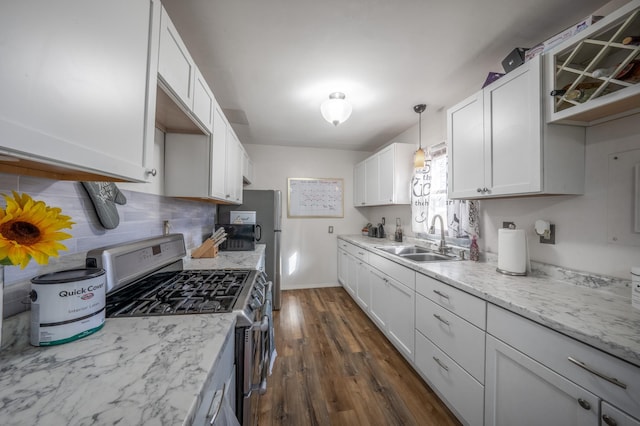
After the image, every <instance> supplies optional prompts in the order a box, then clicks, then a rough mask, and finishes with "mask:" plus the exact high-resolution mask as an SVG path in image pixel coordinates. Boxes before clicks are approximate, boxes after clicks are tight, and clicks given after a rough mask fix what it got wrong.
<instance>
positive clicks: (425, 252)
mask: <svg viewBox="0 0 640 426" xmlns="http://www.w3.org/2000/svg"><path fill="white" fill-rule="evenodd" d="M376 248H377V249H378V250H382V251H384V252H386V253H389V254H393V255H395V256H398V257H401V258H403V259H407V260H412V261H414V262H444V261H449V260H460V258H459V257H457V256H455V255H450V254H442V253H437V252H434V251H433V250H429V249H428V248H425V247H420V246H383V247H376Z"/></svg>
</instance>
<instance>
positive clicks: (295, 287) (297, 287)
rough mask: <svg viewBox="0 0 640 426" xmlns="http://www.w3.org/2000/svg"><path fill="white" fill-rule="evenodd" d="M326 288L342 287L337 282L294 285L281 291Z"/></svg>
mask: <svg viewBox="0 0 640 426" xmlns="http://www.w3.org/2000/svg"><path fill="white" fill-rule="evenodd" d="M326 287H342V284H340V283H337V282H330V283H314V284H296V285H290V286H287V287H286V288H284V287H283V288H282V291H287V290H304V289H308V288H326Z"/></svg>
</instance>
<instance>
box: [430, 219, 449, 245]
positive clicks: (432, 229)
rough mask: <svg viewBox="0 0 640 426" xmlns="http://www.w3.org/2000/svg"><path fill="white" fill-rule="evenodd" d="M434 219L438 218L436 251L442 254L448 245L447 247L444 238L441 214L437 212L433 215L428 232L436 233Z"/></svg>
mask: <svg viewBox="0 0 640 426" xmlns="http://www.w3.org/2000/svg"><path fill="white" fill-rule="evenodd" d="M436 219H440V245H439V246H438V252H439V253H442V254H447V251H448V250H449V247H447V242H446V241H445V239H444V220H442V216H440V215H439V214H437V215H434V216H433V219H431V227H430V228H429V233H430V234H435V233H436V228H435V224H436Z"/></svg>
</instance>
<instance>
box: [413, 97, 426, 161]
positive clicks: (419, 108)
mask: <svg viewBox="0 0 640 426" xmlns="http://www.w3.org/2000/svg"><path fill="white" fill-rule="evenodd" d="M425 109H427V105H425V104H418V105H416V106H414V107H413V111H414V112H416V113H418V150H417V151H416V152H415V153H414V154H413V167H414V168H415V169H422V168H424V164H425V162H426V160H427V159H426V154H425V152H424V149H422V113H423V112H424V110H425Z"/></svg>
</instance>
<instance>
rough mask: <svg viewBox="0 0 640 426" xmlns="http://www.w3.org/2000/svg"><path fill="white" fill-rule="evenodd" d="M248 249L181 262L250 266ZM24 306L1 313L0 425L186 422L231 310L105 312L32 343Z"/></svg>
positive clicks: (229, 329) (254, 256)
mask: <svg viewBox="0 0 640 426" xmlns="http://www.w3.org/2000/svg"><path fill="white" fill-rule="evenodd" d="M263 254H264V245H261V246H259V248H258V249H257V250H256V251H255V252H221V253H220V255H219V256H218V257H217V258H214V259H202V260H191V259H185V269H223V268H244V269H255V268H256V267H257V266H259V265H260V264H261V262H262V261H263V260H262V256H263ZM29 321H30V312H23V313H21V314H19V315H16V316H14V317H11V318H9V319H7V320H5V323H4V324H3V335H2V337H3V346H2V349H1V350H0V424H2V425H3V426H8V425H26V424H36V425H88V424H92V425H107V424H109V425H111V424H121V425H140V424H144V425H162V426H164V425H183V424H184V425H189V424H191V422H192V419H193V415H194V414H195V410H196V408H197V407H198V405H199V403H200V398H201V392H202V391H203V388H204V386H205V384H206V382H207V380H208V379H209V378H210V377H211V376H212V375H213V372H214V370H215V366H216V363H217V361H218V358H219V356H220V354H221V353H220V352H221V349H222V348H223V346H224V343H225V341H226V339H233V336H234V333H233V330H234V325H235V315H234V314H230V313H229V314H213V315H178V316H163V317H142V318H108V319H107V320H106V322H105V325H104V327H103V328H102V329H101V330H99V331H98V332H97V333H95V334H93V335H91V336H88V337H85V338H83V339H80V340H77V341H75V342H72V343H68V344H64V345H59V346H50V347H33V346H30V345H29V343H28V340H29V337H28V330H29Z"/></svg>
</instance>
